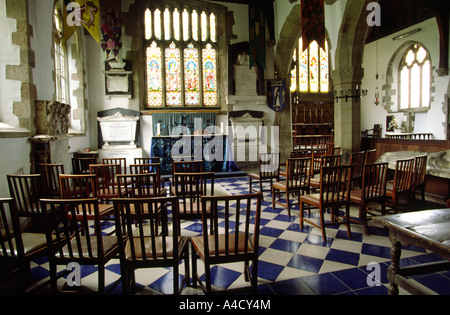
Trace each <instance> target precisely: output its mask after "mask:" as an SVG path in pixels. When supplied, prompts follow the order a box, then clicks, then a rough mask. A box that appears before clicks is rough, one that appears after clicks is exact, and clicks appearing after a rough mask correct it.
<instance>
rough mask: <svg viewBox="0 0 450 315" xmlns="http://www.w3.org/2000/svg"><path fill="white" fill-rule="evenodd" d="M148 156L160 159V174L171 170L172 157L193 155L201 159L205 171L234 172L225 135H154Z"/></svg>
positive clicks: (235, 166) (166, 173) (231, 156)
mask: <svg viewBox="0 0 450 315" xmlns="http://www.w3.org/2000/svg"><path fill="white" fill-rule="evenodd" d="M150 156H152V157H159V158H160V159H161V175H168V174H171V172H172V158H174V159H181V158H182V157H184V156H193V157H194V159H195V160H203V161H204V167H205V172H215V173H221V172H236V171H239V168H238V166H237V165H236V163H235V162H234V160H233V155H232V152H231V147H230V142H229V139H228V136H227V135H223V134H211V135H205V134H204V135H183V136H156V137H153V138H152V144H151V151H150Z"/></svg>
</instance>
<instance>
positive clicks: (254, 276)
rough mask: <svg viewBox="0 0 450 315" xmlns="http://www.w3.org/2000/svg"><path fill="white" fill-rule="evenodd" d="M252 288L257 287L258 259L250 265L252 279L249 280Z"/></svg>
mask: <svg viewBox="0 0 450 315" xmlns="http://www.w3.org/2000/svg"><path fill="white" fill-rule="evenodd" d="M251 284H252V287H254V288H255V289H256V286H257V285H258V257H257V258H255V259H254V260H253V263H252V279H251Z"/></svg>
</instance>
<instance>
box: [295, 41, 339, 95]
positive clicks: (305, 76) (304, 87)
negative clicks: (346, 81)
mask: <svg viewBox="0 0 450 315" xmlns="http://www.w3.org/2000/svg"><path fill="white" fill-rule="evenodd" d="M328 60H329V57H328V43H326V42H325V51H324V50H323V49H322V48H320V47H319V45H318V44H317V42H316V41H314V42H312V43H311V44H310V45H309V47H308V49H306V50H305V51H303V41H302V38H301V37H300V39H299V41H298V48H296V49H295V50H294V56H293V68H292V71H291V92H300V93H328V92H329V90H330V81H329V62H328Z"/></svg>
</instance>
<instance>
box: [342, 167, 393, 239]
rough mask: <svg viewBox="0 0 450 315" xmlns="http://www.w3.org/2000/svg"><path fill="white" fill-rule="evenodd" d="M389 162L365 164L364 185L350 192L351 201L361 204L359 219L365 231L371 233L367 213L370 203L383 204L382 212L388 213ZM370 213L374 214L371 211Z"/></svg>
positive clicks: (367, 233)
mask: <svg viewBox="0 0 450 315" xmlns="http://www.w3.org/2000/svg"><path fill="white" fill-rule="evenodd" d="M387 171H388V163H374V164H366V165H364V169H363V175H362V185H361V188H359V189H353V190H351V192H350V201H351V202H352V203H356V204H358V205H359V221H357V223H360V224H362V225H363V226H364V232H365V233H366V235H369V228H368V226H367V213H368V212H369V209H368V207H369V203H377V204H379V205H380V206H381V214H382V215H384V214H386V182H387ZM370 214H372V213H371V212H370Z"/></svg>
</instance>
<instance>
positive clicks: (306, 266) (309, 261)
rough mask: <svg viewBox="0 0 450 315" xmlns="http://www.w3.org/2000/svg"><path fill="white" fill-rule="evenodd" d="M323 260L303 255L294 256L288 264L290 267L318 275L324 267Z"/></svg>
mask: <svg viewBox="0 0 450 315" xmlns="http://www.w3.org/2000/svg"><path fill="white" fill-rule="evenodd" d="M322 264H323V260H322V259H318V258H313V257H309V256H303V255H294V257H292V259H291V261H290V262H289V263H288V264H287V265H288V266H289V267H292V268H296V269H301V270H306V271H309V272H315V273H318V272H319V270H320V267H322Z"/></svg>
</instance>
